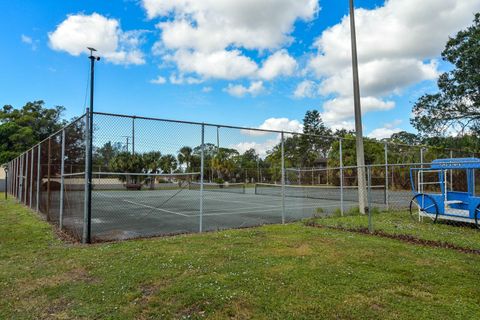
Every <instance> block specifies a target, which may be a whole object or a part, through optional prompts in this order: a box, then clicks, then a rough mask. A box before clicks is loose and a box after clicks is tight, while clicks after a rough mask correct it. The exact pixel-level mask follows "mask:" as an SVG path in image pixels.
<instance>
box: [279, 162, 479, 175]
mask: <svg viewBox="0 0 480 320" xmlns="http://www.w3.org/2000/svg"><path fill="white" fill-rule="evenodd" d="M452 163H455V162H452V161H449V162H423V163H422V162H413V163H386V164H368V165H364V166H344V167H326V168H307V169H305V168H303V169H299V168H286V169H285V170H286V171H294V172H312V171H329V170H340V169H342V170H345V169H357V168H385V167H412V166H432V165H441V164H449V165H451V164H452ZM458 163H459V164H462V165H468V164H478V162H473V161H472V162H465V161H462V162H458ZM417 169H429V168H428V167H427V168H425V167H424V168H417ZM446 169H448V170H450V169H466V168H463V167H455V168H453V167H452V168H446Z"/></svg>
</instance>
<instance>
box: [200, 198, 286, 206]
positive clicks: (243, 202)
mask: <svg viewBox="0 0 480 320" xmlns="http://www.w3.org/2000/svg"><path fill="white" fill-rule="evenodd" d="M204 199H207V200H212V201H219V202H232V203H241V204H245V203H246V202H247V203H252V204H258V205H261V206H264V207H272V208H277V207H278V205H271V204H263V203H258V202H253V201H250V200H248V201H235V200H220V199H212V198H206V197H205V198H204Z"/></svg>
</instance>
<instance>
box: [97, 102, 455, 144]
mask: <svg viewBox="0 0 480 320" xmlns="http://www.w3.org/2000/svg"><path fill="white" fill-rule="evenodd" d="M93 114H94V115H95V114H97V115H103V116H111V117H120V118H131V119H142V120H152V121H162V122H171V123H183V124H191V125H199V126H201V125H205V126H209V127H217V128H226V129H238V130H246V131H258V132H270V133H284V134H291V135H308V136H311V137H317V138H324V139H331V140H337V141H338V140H351V141H355V138H348V137H340V136H333V135H332V136H322V135H314V134H306V133H303V132H293V131H280V130H272V129H260V128H250V127H241V126H233V125H226V124H215V123H207V122H195V121H184V120H172V119H165V118H155V117H143V116H135V115H126V114H118V113H109V112H98V111H95V112H93ZM378 143H380V144H388V145H395V146H404V147H411V148H428V147H431V146H428V145H408V144H402V143H396V142H392V141H378ZM448 150H450V149H448ZM451 150H454V149H451Z"/></svg>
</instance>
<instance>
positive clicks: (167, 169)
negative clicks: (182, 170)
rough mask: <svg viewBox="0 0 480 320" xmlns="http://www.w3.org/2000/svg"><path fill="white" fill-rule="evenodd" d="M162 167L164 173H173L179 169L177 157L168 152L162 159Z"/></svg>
mask: <svg viewBox="0 0 480 320" xmlns="http://www.w3.org/2000/svg"><path fill="white" fill-rule="evenodd" d="M160 169H162V172H163V173H172V172H174V171H175V170H176V169H177V159H175V157H174V156H173V155H171V154H167V155H164V156H162V157H161V159H160Z"/></svg>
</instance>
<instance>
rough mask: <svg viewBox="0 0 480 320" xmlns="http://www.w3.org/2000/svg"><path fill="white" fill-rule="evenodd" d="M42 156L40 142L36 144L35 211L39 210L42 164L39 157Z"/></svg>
mask: <svg viewBox="0 0 480 320" xmlns="http://www.w3.org/2000/svg"><path fill="white" fill-rule="evenodd" d="M41 158H42V144H41V143H39V144H38V150H37V195H36V197H37V203H36V204H35V206H36V208H35V209H36V211H37V212H39V211H40V188H41V184H40V171H42V165H41V160H40V159H41Z"/></svg>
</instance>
